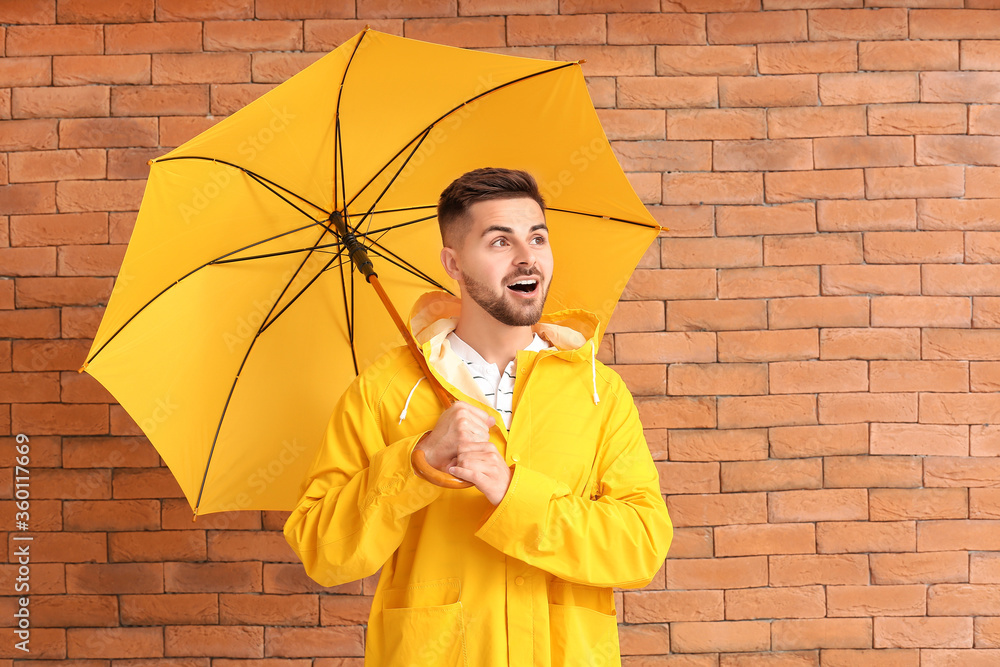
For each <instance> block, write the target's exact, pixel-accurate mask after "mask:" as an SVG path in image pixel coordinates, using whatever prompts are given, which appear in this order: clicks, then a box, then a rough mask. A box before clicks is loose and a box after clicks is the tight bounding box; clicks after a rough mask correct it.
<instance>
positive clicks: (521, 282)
mask: <svg viewBox="0 0 1000 667" xmlns="http://www.w3.org/2000/svg"><path fill="white" fill-rule="evenodd" d="M537 282H538V281H537V280H518V281H517V282H516V283H511V285H534V284H535V283H537Z"/></svg>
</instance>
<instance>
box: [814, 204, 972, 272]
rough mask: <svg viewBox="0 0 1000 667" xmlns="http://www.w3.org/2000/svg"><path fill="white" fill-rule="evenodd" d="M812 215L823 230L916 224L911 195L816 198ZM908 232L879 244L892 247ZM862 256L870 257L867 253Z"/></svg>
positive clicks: (875, 228) (897, 226)
mask: <svg viewBox="0 0 1000 667" xmlns="http://www.w3.org/2000/svg"><path fill="white" fill-rule="evenodd" d="M816 217H817V223H818V228H819V230H820V231H824V232H836V231H841V232H848V231H868V230H885V229H910V230H913V229H916V225H917V212H916V202H915V201H914V200H912V199H909V200H907V199H890V200H884V201H868V200H857V201H851V200H843V201H840V200H835V201H818V202H816ZM912 236H913V235H912V234H909V233H908V234H898V235H896V236H891V237H886V239H887V240H889V239H891V241H892V242H891V243H884V244H883V245H884V246H885V247H886V248H888V249H889V250H890V251H892V250H894V249H895V248H897V247H899V246H900V245H901V244H902V243H903V242H905V241H906V240H907V239H910V238H911V237H912ZM870 238H873V235H872V234H866V235H865V247H866V252H867V247H868V245H869V239H870ZM953 240H954V239H953ZM951 245H952V246H953V245H954V244H951ZM865 259H866V261H871V260H869V259H868V257H867V256H866V257H865ZM907 261H910V259H909V257H908V256H907V257H906V259H905V260H895V259H894V260H892V261H891V262H889V263H893V264H899V263H906V262H907Z"/></svg>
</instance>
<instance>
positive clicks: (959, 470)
mask: <svg viewBox="0 0 1000 667" xmlns="http://www.w3.org/2000/svg"><path fill="white" fill-rule="evenodd" d="M998 470H1000V464H998V461H997V460H996V459H995V458H993V457H989V458H987V457H972V458H969V457H965V456H961V457H958V456H956V457H948V456H942V457H932V458H928V459H926V460H925V462H924V486H927V487H962V488H966V487H967V488H975V487H989V486H995V481H996V474H997V471H998ZM959 518H963V517H959Z"/></svg>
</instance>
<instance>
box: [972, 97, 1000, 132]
mask: <svg viewBox="0 0 1000 667" xmlns="http://www.w3.org/2000/svg"><path fill="white" fill-rule="evenodd" d="M969 132H970V133H971V134H1000V113H998V112H997V105H995V104H989V105H981V104H977V105H973V106H972V107H970V108H969Z"/></svg>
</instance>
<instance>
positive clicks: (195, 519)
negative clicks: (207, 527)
mask: <svg viewBox="0 0 1000 667" xmlns="http://www.w3.org/2000/svg"><path fill="white" fill-rule="evenodd" d="M197 520H198V508H197V507H195V508H194V516H192V517H191V523H194V522H195V521H197Z"/></svg>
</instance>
